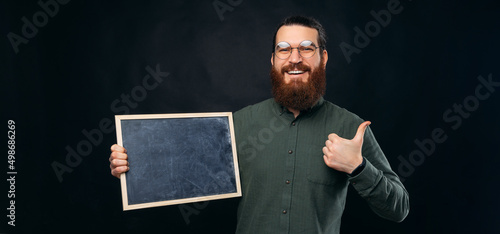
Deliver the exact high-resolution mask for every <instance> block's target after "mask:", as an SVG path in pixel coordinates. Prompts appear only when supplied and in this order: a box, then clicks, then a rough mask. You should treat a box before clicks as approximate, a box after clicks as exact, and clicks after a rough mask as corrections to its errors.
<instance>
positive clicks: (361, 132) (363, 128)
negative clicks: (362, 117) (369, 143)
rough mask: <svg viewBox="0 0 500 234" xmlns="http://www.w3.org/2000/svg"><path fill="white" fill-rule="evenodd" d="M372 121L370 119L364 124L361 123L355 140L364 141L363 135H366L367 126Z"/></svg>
mask: <svg viewBox="0 0 500 234" xmlns="http://www.w3.org/2000/svg"><path fill="white" fill-rule="evenodd" d="M371 123H372V122H370V121H365V122H363V123H362V124H360V125H359V127H358V131H357V132H356V136H354V138H353V140H355V141H360V142H363V137H364V136H365V131H366V128H367V127H368V125H370V124H371Z"/></svg>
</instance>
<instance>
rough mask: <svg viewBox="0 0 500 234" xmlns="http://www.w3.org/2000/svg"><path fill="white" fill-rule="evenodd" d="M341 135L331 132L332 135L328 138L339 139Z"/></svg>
mask: <svg viewBox="0 0 500 234" xmlns="http://www.w3.org/2000/svg"><path fill="white" fill-rule="evenodd" d="M339 138H340V137H339V135H337V134H335V133H331V134H330V135H328V140H330V141H332V142H333V141H334V140H335V139H339Z"/></svg>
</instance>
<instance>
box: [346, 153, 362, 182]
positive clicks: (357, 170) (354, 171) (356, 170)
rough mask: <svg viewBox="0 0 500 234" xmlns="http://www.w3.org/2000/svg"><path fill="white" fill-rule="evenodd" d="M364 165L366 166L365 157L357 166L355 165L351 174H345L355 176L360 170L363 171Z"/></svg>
mask: <svg viewBox="0 0 500 234" xmlns="http://www.w3.org/2000/svg"><path fill="white" fill-rule="evenodd" d="M365 166H366V159H365V157H363V162H361V164H359V166H358V167H356V169H354V170H353V171H352V172H351V174H347V175H348V176H350V177H354V176H357V175H358V174H359V173H360V172H361V171H363V169H365Z"/></svg>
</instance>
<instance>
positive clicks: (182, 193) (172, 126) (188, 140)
mask: <svg viewBox="0 0 500 234" xmlns="http://www.w3.org/2000/svg"><path fill="white" fill-rule="evenodd" d="M115 120H116V134H117V140H118V144H119V145H122V146H123V147H125V149H127V154H128V161H129V164H130V170H129V171H128V172H127V173H123V174H122V175H121V178H120V179H121V188H122V199H123V209H124V210H132V209H140V208H146V207H155V206H164V205H174V204H182V203H189V202H199V201H207V200H214V199H222V198H230V197H239V196H241V187H240V179H239V171H238V161H237V155H236V145H235V140H234V130H233V119H232V113H230V112H223V113H192V114H154V115H117V116H115Z"/></svg>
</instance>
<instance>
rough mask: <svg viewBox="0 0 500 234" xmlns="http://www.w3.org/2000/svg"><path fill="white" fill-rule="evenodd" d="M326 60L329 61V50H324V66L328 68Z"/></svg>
mask: <svg viewBox="0 0 500 234" xmlns="http://www.w3.org/2000/svg"><path fill="white" fill-rule="evenodd" d="M326 62H328V52H327V51H326V50H323V66H324V67H325V68H326Z"/></svg>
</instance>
